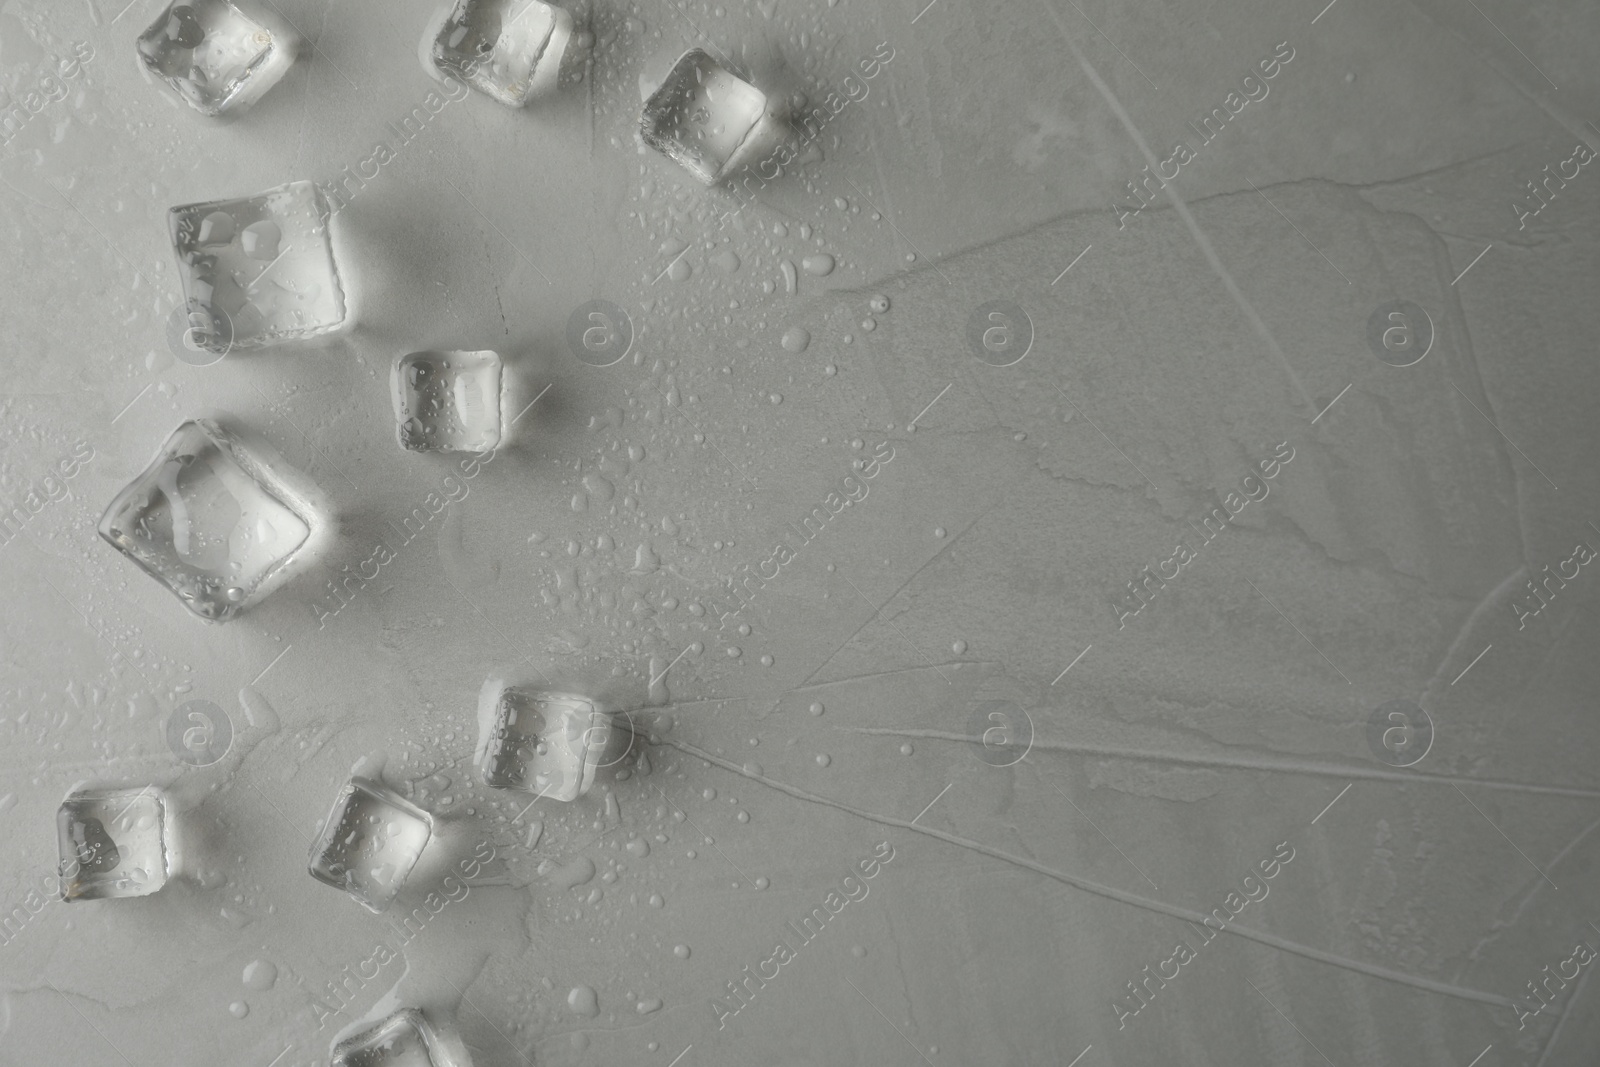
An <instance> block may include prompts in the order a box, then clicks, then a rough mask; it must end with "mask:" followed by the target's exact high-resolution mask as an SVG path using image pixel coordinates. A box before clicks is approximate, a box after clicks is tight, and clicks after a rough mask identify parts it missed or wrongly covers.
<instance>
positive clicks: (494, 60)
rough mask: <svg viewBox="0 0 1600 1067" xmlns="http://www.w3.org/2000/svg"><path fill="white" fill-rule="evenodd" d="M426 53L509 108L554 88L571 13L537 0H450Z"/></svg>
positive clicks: (436, 64)
mask: <svg viewBox="0 0 1600 1067" xmlns="http://www.w3.org/2000/svg"><path fill="white" fill-rule="evenodd" d="M429 35H430V37H431V38H432V40H431V43H430V42H429V41H428V40H426V39H425V40H424V42H423V43H424V47H425V48H426V49H427V52H426V54H427V57H428V60H429V62H431V63H432V64H433V66H434V68H435V69H436V70H438V71H439V73H441V74H444V75H448V76H452V77H456V78H460V79H461V80H462V81H464V82H466V83H467V84H468V85H470V86H472V87H473V88H474V89H476V90H478V91H479V92H481V93H484V94H485V95H487V96H491V97H493V98H494V99H496V100H498V101H499V102H500V103H502V104H505V105H506V106H507V107H522V106H523V105H524V104H526V103H527V102H528V101H529V100H531V99H533V97H535V96H539V95H541V94H543V93H545V92H548V91H549V90H550V89H553V88H554V87H555V86H556V83H557V82H558V80H559V78H560V73H561V57H562V55H563V54H564V53H565V52H566V49H567V43H568V42H569V41H570V40H571V39H572V15H571V14H570V13H568V12H567V11H566V10H565V9H563V8H559V7H555V6H553V5H551V4H546V3H542V2H541V0H454V2H453V3H452V4H451V5H450V6H449V7H447V8H446V9H445V10H444V11H443V12H441V13H440V17H438V18H436V19H435V20H434V22H433V24H432V25H431V26H430V27H429Z"/></svg>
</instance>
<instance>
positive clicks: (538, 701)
mask: <svg viewBox="0 0 1600 1067" xmlns="http://www.w3.org/2000/svg"><path fill="white" fill-rule="evenodd" d="M632 740H633V738H632V734H631V731H630V729H629V727H628V725H627V724H626V723H624V722H622V721H621V720H620V719H618V718H617V717H615V716H613V715H611V714H608V713H607V712H605V711H602V710H601V709H599V708H597V707H596V706H595V705H594V703H593V702H592V701H590V700H588V699H587V698H585V697H581V696H577V695H575V694H572V693H552V692H545V691H543V690H533V689H524V688H521V687H518V686H500V685H499V684H498V683H497V682H494V681H491V682H490V683H488V684H487V685H485V687H484V693H483V696H482V698H481V699H480V702H479V707H478V745H477V752H476V760H477V765H478V771H479V773H480V774H481V775H482V776H483V780H484V782H485V783H486V784H488V785H490V786H492V787H494V788H496V789H516V790H520V791H522V792H525V793H533V794H536V795H538V796H541V797H550V798H551V799H553V800H561V801H573V800H576V799H577V798H578V797H579V796H581V795H583V794H584V793H585V792H587V791H588V789H589V786H590V785H591V784H592V783H593V782H594V777H595V772H596V770H597V769H598V768H600V767H601V766H609V765H611V764H612V763H616V762H617V761H619V760H620V759H621V758H622V756H624V755H625V754H626V753H627V751H628V749H629V747H630V745H631V743H632Z"/></svg>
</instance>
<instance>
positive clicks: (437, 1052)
mask: <svg viewBox="0 0 1600 1067" xmlns="http://www.w3.org/2000/svg"><path fill="white" fill-rule="evenodd" d="M332 1067H472V1058H471V1056H470V1055H469V1054H468V1052H467V1050H466V1048H465V1046H463V1045H462V1043H461V1041H460V1040H459V1039H456V1038H455V1035H454V1034H453V1033H451V1032H447V1031H445V1030H442V1029H441V1028H438V1027H435V1026H434V1025H433V1024H432V1023H430V1022H428V1020H427V1019H426V1018H425V1017H424V1016H423V1014H422V1012H420V1011H418V1010H417V1009H416V1008H401V1009H400V1010H399V1011H397V1012H395V1013H394V1014H393V1015H391V1016H389V1017H388V1018H387V1019H385V1020H383V1021H382V1022H381V1023H379V1024H378V1025H377V1026H374V1027H372V1028H371V1029H370V1030H363V1031H361V1032H360V1033H358V1034H356V1035H354V1036H353V1037H350V1038H347V1039H346V1040H344V1041H341V1042H339V1043H338V1044H337V1045H335V1046H334V1049H333V1065H332Z"/></svg>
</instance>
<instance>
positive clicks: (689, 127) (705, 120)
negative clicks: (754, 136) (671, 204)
mask: <svg viewBox="0 0 1600 1067" xmlns="http://www.w3.org/2000/svg"><path fill="white" fill-rule="evenodd" d="M766 110H767V95H766V94H765V93H763V92H762V91H761V90H760V89H757V88H756V87H755V86H754V85H751V84H750V83H749V82H747V81H745V80H744V79H743V78H740V77H738V76H737V75H735V74H731V73H729V72H728V71H727V70H726V69H725V68H723V66H722V65H721V64H719V63H718V62H717V61H716V60H714V59H712V58H711V57H710V56H709V55H707V54H706V53H705V52H704V51H703V50H701V49H699V48H693V49H690V50H689V51H687V52H685V53H684V54H683V55H682V56H681V57H680V58H679V59H678V62H677V63H675V64H674V65H673V67H672V71H671V73H669V74H668V75H667V77H666V80H665V81H663V82H662V83H661V87H660V88H659V89H657V90H656V91H655V92H654V93H652V94H650V99H649V100H647V101H645V105H644V114H643V116H642V117H641V118H640V120H639V132H640V134H641V135H642V136H643V137H644V143H645V144H647V145H649V146H650V147H651V148H654V149H655V150H656V151H658V152H662V153H664V154H665V155H667V156H668V157H670V158H672V159H675V160H677V161H678V162H679V163H681V164H683V166H685V167H687V168H688V169H689V170H690V171H691V172H692V173H693V174H694V175H695V176H696V177H697V178H699V179H700V180H701V181H703V182H705V183H706V184H707V185H711V184H713V183H715V182H717V181H718V180H720V179H721V178H722V177H723V175H724V174H726V173H728V172H729V171H730V170H732V169H733V167H732V166H731V164H734V163H736V162H737V160H736V158H735V157H740V158H742V156H741V153H740V151H739V150H740V148H741V147H743V146H744V145H745V143H746V141H747V140H749V139H750V135H751V133H752V131H754V130H755V128H756V126H757V124H759V123H760V122H761V120H762V119H763V117H764V116H765V115H766Z"/></svg>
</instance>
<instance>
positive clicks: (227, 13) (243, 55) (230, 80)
mask: <svg viewBox="0 0 1600 1067" xmlns="http://www.w3.org/2000/svg"><path fill="white" fill-rule="evenodd" d="M294 47H295V42H294V41H293V40H290V39H287V38H285V37H284V36H283V35H282V34H279V33H275V32H274V31H273V28H272V27H271V26H269V25H267V24H266V21H265V20H260V21H258V20H256V19H254V18H251V17H250V16H249V15H246V14H245V13H244V12H242V11H240V10H239V9H238V8H237V7H235V6H234V5H233V4H231V3H228V2H227V0H190V2H189V3H175V4H171V5H169V6H168V7H167V9H166V11H164V12H162V15H161V17H160V18H158V19H156V21H155V22H154V23H152V24H151V26H150V28H149V29H148V30H145V31H144V33H143V34H141V35H140V37H139V41H138V48H139V58H140V60H142V61H143V62H144V65H145V66H146V67H148V68H149V69H150V72H151V73H152V74H154V75H155V76H156V77H158V78H160V79H161V80H162V81H164V82H166V83H167V84H168V85H170V86H171V87H172V89H173V91H175V92H176V93H177V94H178V95H179V96H181V97H182V98H183V99H184V100H185V101H186V102H187V103H188V104H189V105H190V106H192V107H193V108H194V109H195V110H196V111H199V112H200V113H201V114H204V115H213V116H215V115H220V114H222V113H223V112H224V111H232V110H238V109H241V108H244V107H246V106H248V105H250V104H252V103H254V102H255V101H256V100H258V99H260V97H261V96H262V95H263V94H265V93H266V91H267V90H268V89H270V88H272V87H273V86H274V85H276V84H277V83H278V79H280V78H282V77H283V75H284V73H285V72H286V71H287V70H288V69H289V68H290V67H291V66H293V65H294Z"/></svg>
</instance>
